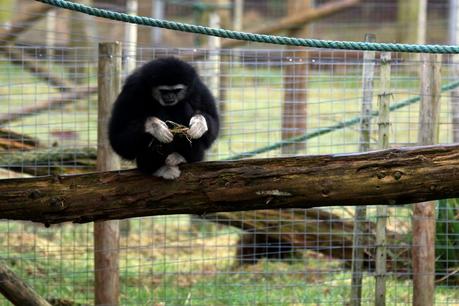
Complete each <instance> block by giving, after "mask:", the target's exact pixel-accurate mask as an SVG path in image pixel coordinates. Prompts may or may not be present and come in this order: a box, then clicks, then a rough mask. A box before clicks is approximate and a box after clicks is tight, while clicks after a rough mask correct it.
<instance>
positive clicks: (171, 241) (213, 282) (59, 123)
mask: <svg viewBox="0 0 459 306" xmlns="http://www.w3.org/2000/svg"><path fill="white" fill-rule="evenodd" d="M50 68H52V69H54V70H55V71H56V73H62V74H63V75H64V74H65V70H64V69H62V67H60V66H59V65H56V67H50ZM330 69H336V70H327V69H326V68H324V67H322V69H319V70H313V71H311V75H310V78H309V85H308V99H309V100H308V119H307V120H308V128H310V129H313V128H318V127H326V126H329V125H332V124H336V123H337V122H340V121H343V120H346V119H349V118H352V117H355V116H357V115H359V113H360V98H361V84H360V82H361V80H360V70H359V69H355V67H354V68H352V67H349V66H346V65H342V66H340V65H337V64H334V66H333V67H332V68H330ZM0 71H2V73H1V74H0V98H1V109H2V111H1V112H2V113H6V112H9V111H13V110H14V109H17V108H21V107H23V106H26V105H30V104H34V103H36V102H38V101H42V100H46V99H48V98H49V97H52V96H58V95H59V93H58V91H56V90H55V89H54V88H51V87H50V86H49V85H48V84H46V83H44V82H42V81H41V80H39V79H37V78H36V77H34V76H32V75H30V74H28V73H26V72H25V71H24V70H22V69H21V68H18V67H17V66H13V65H10V64H9V63H7V62H6V61H0ZM229 74H230V78H229V79H230V81H229V83H228V84H229V85H228V90H227V93H226V94H227V101H226V112H225V114H224V116H225V125H224V129H223V133H222V137H221V138H220V139H219V141H218V143H217V144H216V145H215V146H214V148H213V150H212V152H211V153H210V154H209V158H210V159H220V158H226V157H229V156H232V155H234V154H236V153H242V152H245V151H248V150H252V149H255V148H259V147H262V146H265V145H269V144H272V143H275V142H277V141H279V140H280V137H281V111H282V100H283V88H282V82H283V79H282V70H281V69H278V68H256V69H247V68H240V67H232V68H231V70H229ZM378 83H379V82H378V80H375V88H377V87H378ZM87 84H88V86H89V85H95V74H94V73H93V74H91V75H89V76H88V79H87ZM393 86H394V96H393V99H394V101H399V100H402V99H405V98H408V97H412V96H415V95H417V94H418V90H417V87H418V83H417V76H416V75H415V74H410V73H408V72H401V71H398V70H395V71H394V75H393ZM442 99H443V101H442V110H441V119H440V122H441V131H440V135H441V142H450V140H451V138H452V135H451V134H452V132H451V125H450V121H451V120H450V117H449V112H448V108H449V105H448V103H447V102H448V96H447V95H444V97H443V98H442ZM376 103H377V99H376V95H375V98H374V101H373V106H374V108H375V109H376ZM96 116H97V105H96V99H95V96H92V97H90V98H87V99H84V100H81V101H78V102H76V103H74V104H71V105H68V106H66V107H64V108H62V109H55V110H50V111H48V112H45V113H42V114H39V115H36V116H30V117H27V118H25V119H23V120H19V121H15V122H12V123H11V124H9V125H8V126H7V128H11V129H13V130H14V131H16V132H19V133H24V134H26V135H29V136H32V137H36V138H38V139H40V141H41V142H42V144H43V145H45V146H47V147H51V146H53V145H54V146H61V147H69V148H74V147H86V146H92V147H94V146H95V144H96V140H97V139H96V137H97V135H96V126H97V120H96ZM417 116H418V106H417V105H412V106H409V107H407V108H404V109H401V110H398V111H396V112H394V113H392V114H391V121H392V122H393V123H392V127H391V142H392V143H396V144H408V145H409V144H412V143H414V142H416V138H417V132H416V131H417V123H418V121H417ZM64 131H70V132H72V133H71V135H73V136H72V137H70V138H69V137H64V136H63V135H62V133H60V132H64ZM376 132H377V122H376V120H374V121H373V124H372V140H373V143H372V148H376ZM358 144H359V133H358V126H354V127H351V128H347V129H343V130H338V131H335V132H333V133H330V134H327V135H324V136H321V137H318V138H315V139H312V140H311V141H309V142H308V144H307V148H306V149H305V151H303V152H299V153H304V154H319V153H342V152H353V151H356V150H357V148H358ZM0 153H1V152H0ZM279 154H280V151H279V150H275V151H272V152H269V153H265V154H262V155H260V156H259V157H272V156H278V155H279ZM454 203H455V202H454ZM451 205H456V206H454V207H455V209H456V214H457V203H456V204H451V203H449V202H446V201H443V202H440V204H439V214H438V218H439V223H438V228H437V231H438V232H439V233H441V234H442V235H443V236H442V237H444V238H445V239H446V240H438V241H439V245H438V246H437V254H438V256H439V269H440V268H441V269H443V270H441V271H443V272H444V271H445V269H448V270H447V271H450V272H451V268H453V269H454V268H457V257H454V256H455V255H454V254H451V252H452V251H454V250H456V253H455V254H456V255H457V241H456V242H455V241H453V239H456V240H457V235H458V233H459V232H458V230H457V228H456V225H457V215H456V216H454V215H452V214H451V213H452V210H446V209H445V207H446V206H448V207H450V208H451V207H453V206H451ZM337 210H338V209H334V212H337ZM443 212H444V213H443ZM339 214H340V215H341V216H343V217H346V218H349V217H350V216H352V210H343V209H340V212H339ZM369 216H370V219H371V218H372V217H373V216H374V211H373V210H372V209H369ZM409 218H410V212H409V210H408V209H395V208H391V218H390V219H389V226H390V227H391V229H393V230H397V231H400V232H404V233H408V232H409V228H410V219H409ZM453 220H454V221H453ZM440 221H441V222H440ZM129 223H130V225H131V229H130V232H129V234H128V235H127V236H125V237H123V238H122V240H121V254H120V255H121V262H120V264H121V269H120V270H121V277H122V280H121V284H122V288H121V289H122V305H127V304H131V305H252V304H253V305H304V304H330V305H339V304H343V303H344V302H346V301H348V300H349V298H350V297H349V292H350V290H349V286H350V279H351V277H350V273H349V270H348V269H347V268H345V267H344V263H343V262H339V261H337V260H333V259H331V258H328V257H325V256H323V255H318V254H317V253H313V252H310V251H303V252H302V257H301V258H295V259H290V260H286V261H284V262H269V261H266V260H262V261H260V262H259V263H258V264H256V265H252V266H236V264H235V262H236V260H235V256H234V254H235V252H236V248H237V240H238V237H239V233H240V232H239V231H238V230H236V229H234V228H229V227H222V226H218V225H215V224H211V223H207V222H206V221H202V220H196V218H192V219H191V220H190V217H188V216H168V217H155V218H143V219H134V220H130V221H129ZM0 232H1V235H0V245H1V250H2V252H1V255H0V256H1V258H4V259H6V263H7V264H8V265H9V266H10V267H11V268H12V269H13V270H14V271H15V272H17V273H18V274H19V275H21V277H22V278H23V279H24V280H25V281H27V282H28V283H29V284H31V285H32V286H33V287H34V288H36V289H37V290H38V291H39V292H40V294H42V295H44V296H46V297H48V298H59V299H64V300H71V301H75V302H78V303H91V302H92V297H93V292H92V290H93V273H92V272H93V269H94V267H93V247H92V226H91V225H70V224H64V225H62V226H54V227H52V228H50V229H45V228H43V227H42V226H38V225H31V224H29V223H23V222H6V221H5V222H1V223H0ZM439 237H440V236H439ZM445 246H447V247H448V248H447V249H446V248H445ZM454 246H455V248H456V249H454ZM330 247H333V246H332V245H330ZM453 258H456V259H454V260H456V261H452V260H453ZM445 259H446V260H447V262H448V265H447V266H445V265H444V264H443V265H440V261H441V262H443V263H445ZM409 273H410V272H409V271H400V273H399V274H395V275H391V277H390V278H389V283H388V285H387V288H388V304H389V305H391V304H396V303H397V304H410V302H411V300H410V299H411V281H410V280H409V279H408V276H409ZM443 284H445V286H444V287H442V286H441V285H443ZM448 284H449V287H448V286H446V285H448ZM441 285H439V287H437V290H436V299H437V303H439V304H440V303H450V304H451V303H457V302H458V301H459V293H458V291H457V285H452V286H451V283H441ZM455 286H456V287H455ZM363 296H364V299H365V304H372V303H373V299H374V278H373V275H372V273H367V274H366V275H365V278H364V288H363ZM0 301H1V302H3V300H0ZM1 302H0V303H1Z"/></svg>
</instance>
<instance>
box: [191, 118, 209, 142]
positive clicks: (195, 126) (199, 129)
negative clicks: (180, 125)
mask: <svg viewBox="0 0 459 306" xmlns="http://www.w3.org/2000/svg"><path fill="white" fill-rule="evenodd" d="M207 130H208V128H207V121H206V118H204V116H203V115H195V116H193V117H191V120H190V129H189V130H188V132H187V134H188V136H190V137H191V139H198V138H201V136H202V135H204V133H205V132H207Z"/></svg>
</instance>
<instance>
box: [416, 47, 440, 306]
mask: <svg viewBox="0 0 459 306" xmlns="http://www.w3.org/2000/svg"><path fill="white" fill-rule="evenodd" d="M421 59H422V70H421V105H420V110H419V134H418V143H419V144H421V145H430V144H434V143H436V142H437V141H438V116H439V110H440V93H441V92H440V83H441V72H440V67H441V55H439V54H422V55H421ZM412 257H413V305H415V306H428V305H429V306H430V305H433V303H434V294H435V202H424V203H417V204H415V205H414V211H413V256H412Z"/></svg>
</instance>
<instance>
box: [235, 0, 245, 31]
mask: <svg viewBox="0 0 459 306" xmlns="http://www.w3.org/2000/svg"><path fill="white" fill-rule="evenodd" d="M243 22H244V0H234V13H233V29H234V31H242V26H243Z"/></svg>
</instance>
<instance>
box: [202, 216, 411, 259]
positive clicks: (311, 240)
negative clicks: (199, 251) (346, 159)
mask: <svg viewBox="0 0 459 306" xmlns="http://www.w3.org/2000/svg"><path fill="white" fill-rule="evenodd" d="M203 217H204V218H205V219H206V220H209V221H212V222H216V223H219V224H224V225H229V226H234V227H237V228H239V229H242V230H244V231H247V232H248V234H254V235H259V236H261V235H263V236H266V237H268V239H269V241H272V242H274V244H276V242H277V245H290V246H291V247H292V248H293V249H295V250H296V249H308V250H312V251H315V252H319V253H322V254H324V255H325V256H331V257H333V258H337V259H341V260H343V261H344V262H345V263H347V264H349V263H350V262H351V259H352V250H353V246H354V244H353V236H352V231H353V228H354V225H353V222H352V221H349V220H344V219H342V218H341V217H340V216H339V215H337V214H334V213H332V212H329V211H327V210H323V209H319V208H311V209H301V210H300V209H292V210H269V209H268V210H255V211H249V212H222V213H216V214H208V215H205V216H203ZM279 220H281V221H279ZM362 227H363V229H364V231H365V233H367V234H366V236H367V241H366V242H367V245H366V246H365V247H362V248H364V249H365V250H364V252H363V256H362V259H361V260H362V262H363V266H366V267H368V266H370V265H371V263H374V260H375V250H374V247H373V246H374V245H375V234H374V232H375V230H376V224H375V223H374V222H371V221H366V222H365V223H362ZM388 240H389V241H390V242H391V243H392V245H394V246H395V245H396V247H394V248H392V249H390V251H389V258H391V259H393V262H391V263H394V262H395V261H397V263H398V265H399V266H398V267H397V268H400V267H402V265H400V262H402V264H403V263H405V262H406V265H409V258H408V255H409V245H408V244H406V248H401V247H400V241H403V236H402V235H401V234H399V233H397V232H393V231H388ZM238 245H239V244H238ZM330 246H333V247H332V248H330ZM239 248H244V246H239ZM247 248H248V250H247V251H248V252H250V251H254V250H256V246H255V247H254V248H253V250H250V246H247ZM247 251H245V255H250V254H247ZM237 253H239V254H242V253H244V251H239V252H237ZM262 256H263V254H254V257H251V256H246V258H239V259H240V260H241V263H243V261H244V259H246V260H247V259H249V260H253V259H258V258H261V257H262ZM247 257H248V258H247ZM257 257H258V258H257ZM394 268H395V267H394Z"/></svg>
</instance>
